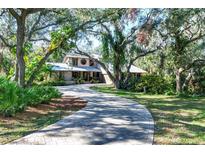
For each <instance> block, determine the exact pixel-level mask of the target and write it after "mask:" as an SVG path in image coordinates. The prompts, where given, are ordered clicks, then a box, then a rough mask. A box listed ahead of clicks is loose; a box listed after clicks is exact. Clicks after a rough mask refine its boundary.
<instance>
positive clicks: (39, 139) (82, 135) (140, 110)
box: [11, 84, 154, 145]
mask: <svg viewBox="0 0 205 154" xmlns="http://www.w3.org/2000/svg"><path fill="white" fill-rule="evenodd" d="M90 86H92V85H90V84H87V85H86V84H83V85H73V86H64V87H58V89H59V90H60V91H61V92H62V93H63V94H64V95H71V96H77V97H80V98H83V100H86V101H87V102H88V103H87V106H86V107H85V108H83V109H82V110H80V111H78V112H76V113H75V114H72V115H70V116H66V117H65V118H64V119H62V120H60V121H58V122H57V123H55V124H52V125H50V126H48V127H45V128H44V129H42V130H39V131H37V132H35V133H32V134H30V135H27V136H25V137H23V138H21V139H19V140H16V141H14V142H12V143H11V144H32V145H33V144H55V145H56V144H57V145H59V144H60V145H62V144H63V145H68V144H72V145H73V144H78V145H79V144H80V145H82V144H92V145H93V144H95V145H101V144H122V145H125V144H152V141H153V130H154V123H153V119H152V116H151V114H150V113H149V111H148V110H147V109H146V108H145V107H144V106H142V105H140V104H138V103H137V102H135V101H131V100H128V99H124V98H121V97H117V96H114V95H108V94H102V93H98V92H95V91H94V90H91V89H90V88H89V87H90Z"/></svg>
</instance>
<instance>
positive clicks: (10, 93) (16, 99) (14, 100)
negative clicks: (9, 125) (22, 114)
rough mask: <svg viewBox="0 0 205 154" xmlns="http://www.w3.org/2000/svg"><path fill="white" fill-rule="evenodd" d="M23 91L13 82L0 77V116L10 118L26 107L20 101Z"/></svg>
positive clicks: (21, 100)
mask: <svg viewBox="0 0 205 154" xmlns="http://www.w3.org/2000/svg"><path fill="white" fill-rule="evenodd" d="M22 93H23V89H21V88H20V87H18V86H17V84H16V83H15V82H11V81H8V80H7V79H5V78H3V77H0V114H2V115H4V116H12V115H14V114H15V113H16V112H19V111H22V110H24V108H25V106H26V105H27V104H26V102H24V100H23V99H22V96H21V94H22Z"/></svg>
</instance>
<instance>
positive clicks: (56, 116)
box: [0, 98, 84, 144]
mask: <svg viewBox="0 0 205 154" xmlns="http://www.w3.org/2000/svg"><path fill="white" fill-rule="evenodd" d="M66 99H68V98H66ZM74 99H75V98H74ZM74 99H73V100H74ZM71 100H72V99H71ZM64 102H65V101H64ZM64 102H63V101H59V102H56V101H55V102H52V103H51V104H40V105H38V106H35V107H28V108H27V109H26V110H25V111H24V112H22V113H17V114H16V115H15V117H3V116H0V144H6V143H9V142H11V141H13V140H16V139H18V138H21V137H23V136H25V135H28V134H30V133H32V132H35V131H37V130H40V129H42V128H44V127H46V126H48V125H50V124H53V123H55V122H57V121H58V120H60V119H62V118H63V117H64V116H68V115H70V114H72V113H74V112H76V111H77V110H79V109H81V108H82V107H84V106H82V104H77V103H76V104H74V105H73V106H70V107H66V106H64V105H65V104H64ZM69 103H72V102H69V101H68V105H69ZM60 105H62V107H59V106H60ZM63 106H64V107H63Z"/></svg>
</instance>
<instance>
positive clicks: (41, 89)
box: [25, 86, 61, 105]
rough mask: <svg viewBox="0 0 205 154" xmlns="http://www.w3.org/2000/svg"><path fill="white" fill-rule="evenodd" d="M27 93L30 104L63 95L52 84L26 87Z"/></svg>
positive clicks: (45, 101)
mask: <svg viewBox="0 0 205 154" xmlns="http://www.w3.org/2000/svg"><path fill="white" fill-rule="evenodd" d="M25 93H26V94H25V97H26V100H27V103H28V105H37V104H41V103H48V101H49V100H51V99H52V98H57V97H60V96H61V94H60V93H59V91H58V90H57V89H55V88H53V87H50V86H33V87H31V88H27V89H25Z"/></svg>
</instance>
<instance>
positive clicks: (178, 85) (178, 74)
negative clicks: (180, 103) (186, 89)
mask: <svg viewBox="0 0 205 154" xmlns="http://www.w3.org/2000/svg"><path fill="white" fill-rule="evenodd" d="M181 72H182V71H181V68H180V69H177V70H176V92H177V93H178V94H180V93H181V92H182V86H181Z"/></svg>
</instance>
